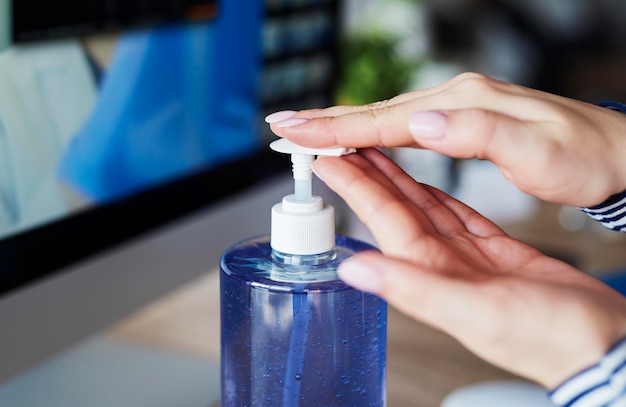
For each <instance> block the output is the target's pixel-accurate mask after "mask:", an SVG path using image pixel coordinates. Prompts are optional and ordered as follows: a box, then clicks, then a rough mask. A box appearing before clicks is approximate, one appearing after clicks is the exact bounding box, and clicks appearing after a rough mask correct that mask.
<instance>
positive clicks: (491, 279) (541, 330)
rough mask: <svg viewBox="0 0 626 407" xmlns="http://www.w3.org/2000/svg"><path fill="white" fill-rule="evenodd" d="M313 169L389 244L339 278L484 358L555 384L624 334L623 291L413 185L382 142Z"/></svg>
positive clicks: (346, 266)
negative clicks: (382, 147)
mask: <svg viewBox="0 0 626 407" xmlns="http://www.w3.org/2000/svg"><path fill="white" fill-rule="evenodd" d="M314 168H315V171H316V173H317V174H318V176H319V177H320V178H321V179H322V180H323V181H324V182H326V183H327V184H328V185H329V186H330V187H331V188H332V189H333V190H334V191H336V192H337V193H338V194H339V195H340V196H341V197H343V198H344V199H345V200H346V202H347V203H348V204H349V205H350V206H351V207H352V209H353V210H354V211H355V213H356V214H357V215H358V216H359V218H360V219H361V220H362V221H363V222H364V223H365V224H366V225H367V226H368V227H369V228H370V230H371V231H372V233H373V234H374V237H375V238H376V240H377V241H378V243H379V245H380V249H381V251H382V254H381V253H377V252H367V253H361V254H358V255H356V256H355V257H354V258H352V259H350V260H348V261H347V262H344V263H343V264H342V266H341V267H340V269H339V275H340V276H341V278H342V279H344V280H345V281H346V282H347V283H348V284H350V285H353V286H354V287H356V288H359V289H362V290H365V291H369V292H372V293H374V294H377V295H379V296H381V297H383V298H385V299H386V300H387V301H388V302H389V303H390V305H392V306H395V307H396V308H397V309H399V310H400V311H402V312H404V313H406V314H408V315H409V316H411V317H413V318H415V319H417V320H419V321H422V322H424V323H426V324H429V325H431V326H433V327H434V328H437V329H440V330H442V331H444V332H447V333H448V334H450V335H451V336H453V337H455V338H456V339H457V340H459V341H460V342H461V343H462V344H464V345H465V346H466V347H467V348H468V349H469V350H470V351H472V352H474V353H475V354H476V355H478V356H479V357H482V358H483V359H485V360H486V361H488V362H491V363H493V364H494V365H497V366H499V367H501V368H504V369H507V370H509V371H511V372H514V373H516V374H518V375H521V376H524V377H527V378H529V379H532V380H535V381H537V382H539V383H541V384H543V385H545V386H546V387H549V388H550V387H555V386H556V385H558V384H559V383H560V382H561V381H563V380H564V379H567V378H568V377H570V376H571V375H573V374H575V373H577V372H578V371H580V370H582V369H583V368H586V367H587V366H590V365H592V364H594V363H596V362H597V361H598V360H599V359H600V358H601V357H602V356H603V355H604V353H605V352H606V351H607V350H608V349H609V348H610V346H611V345H612V344H614V343H615V342H616V341H617V340H618V339H620V338H621V337H623V336H624V335H625V334H626V300H625V299H624V298H623V297H622V296H621V295H620V294H618V293H616V292H615V291H613V290H612V289H610V288H609V287H608V286H606V285H604V284H602V283H600V282H599V281H597V280H595V279H594V278H592V277H590V276H588V275H586V274H584V273H583V272H581V271H578V270H576V269H574V268H572V267H570V266H569V265H567V264H565V263H563V262H560V261H558V260H555V259H552V258H549V257H547V256H544V255H543V254H542V253H540V252H539V251H537V250H535V249H533V248H532V247H530V246H528V245H526V244H524V243H522V242H520V241H517V240H515V239H512V238H511V237H509V236H507V235H506V234H505V233H504V232H503V231H502V230H501V229H500V228H498V227H497V226H496V225H495V224H493V223H491V222H490V221H489V220H487V219H486V218H484V217H482V216H481V215H479V214H478V213H477V212H475V211H473V210H472V209H471V208H469V207H467V206H465V205H464V204H462V203H461V202H459V201H457V200H455V199H453V198H451V197H450V196H448V195H446V194H445V193H443V192H441V191H439V190H437V189H435V188H432V187H429V186H426V185H422V184H418V183H416V182H415V181H414V180H413V179H412V178H411V177H410V176H409V175H407V174H406V173H404V171H403V170H402V169H400V168H399V167H398V166H397V165H396V164H395V163H394V162H393V161H392V160H390V159H389V158H387V157H386V156H384V155H383V154H382V153H381V152H379V151H378V150H375V149H365V150H362V151H360V152H359V153H357V154H351V155H348V156H344V157H321V158H319V159H318V160H316V162H315V164H314Z"/></svg>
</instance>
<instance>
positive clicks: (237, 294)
mask: <svg viewBox="0 0 626 407" xmlns="http://www.w3.org/2000/svg"><path fill="white" fill-rule="evenodd" d="M369 249H373V247H371V246H370V245H368V244H366V243H363V242H361V241H359V240H355V239H352V238H348V237H343V236H337V238H336V246H335V248H333V249H332V250H330V251H328V252H325V253H322V254H315V255H290V254H284V253H279V252H277V251H275V250H273V249H272V247H271V246H270V238H269V236H266V237H259V238H253V239H250V240H246V241H243V242H241V243H238V244H236V245H234V246H233V247H231V248H230V249H228V250H227V251H226V252H225V253H224V255H223V257H222V260H221V264H220V266H221V276H220V279H221V329H222V331H221V345H222V361H221V363H222V389H221V391H222V406H228V407H230V406H237V407H239V406H248V407H250V406H267V407H280V406H284V407H294V406H324V407H328V406H358V407H369V406H371V407H374V406H384V405H385V403H386V391H385V389H386V387H385V372H386V326H387V325H386V321H387V305H386V303H385V302H384V301H383V300H382V299H380V298H378V297H376V296H374V295H370V294H367V293H363V292H361V291H358V290H355V289H353V288H351V287H349V286H346V285H345V284H344V283H343V282H342V281H341V280H339V279H338V278H337V274H336V270H337V266H338V265H339V264H340V263H341V262H342V261H343V260H345V259H347V258H349V257H350V256H352V255H353V254H354V253H356V252H358V251H362V250H369Z"/></svg>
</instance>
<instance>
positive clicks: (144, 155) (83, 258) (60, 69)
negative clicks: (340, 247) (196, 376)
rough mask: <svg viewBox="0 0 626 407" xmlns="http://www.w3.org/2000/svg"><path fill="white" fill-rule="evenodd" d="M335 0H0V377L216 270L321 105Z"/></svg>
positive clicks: (257, 228)
mask: <svg viewBox="0 0 626 407" xmlns="http://www.w3.org/2000/svg"><path fill="white" fill-rule="evenodd" d="M336 3H337V2H335V1H332V0H327V1H326V0H309V1H302V0H300V1H287V0H282V1H271V0H267V1H262V0H240V1H237V2H233V1H226V0H224V1H215V0H177V1H143V0H135V1H126V0H115V1H114V0H107V1H97V0H92V1H70V0H68V1H60V2H48V1H44V0H13V1H10V0H1V1H0V30H2V31H0V327H1V328H0V329H1V332H2V334H0V360H1V363H0V382H5V383H6V382H7V381H10V380H11V379H14V378H16V377H18V376H19V375H20V374H23V373H24V372H27V371H28V370H29V369H32V368H33V367H35V366H38V365H39V364H41V363H42V362H45V361H46V360H48V359H49V358H51V357H53V356H54V355H56V354H58V352H60V351H63V350H66V349H68V348H69V347H71V346H72V345H74V344H76V343H77V342H79V341H81V340H82V339H84V338H86V337H88V336H90V335H93V334H94V333H97V332H101V331H102V330H103V329H105V328H106V327H108V326H109V325H110V324H112V323H113V322H115V321H117V320H119V319H120V318H122V317H124V316H126V315H128V314H129V313H131V312H132V311H134V310H136V309H138V308H139V307H141V306H143V305H145V304H147V303H149V302H150V301H152V300H154V299H156V298H158V297H159V296H162V295H164V294H165V293H167V292H169V291H172V290H173V289H175V288H177V287H179V286H180V285H182V284H184V283H186V282H189V281H191V280H192V279H194V278H197V277H199V276H201V275H202V274H203V273H206V272H209V271H211V270H213V269H215V268H216V266H217V264H218V259H219V255H220V254H221V252H222V251H223V250H224V249H225V248H227V247H228V246H229V245H231V244H232V243H234V242H236V241H238V240H241V239H243V238H246V237H248V236H251V235H256V234H263V233H267V232H268V230H269V216H268V214H269V212H270V208H271V206H272V205H273V204H274V203H275V202H277V201H278V200H279V199H280V197H282V196H283V195H284V194H285V193H287V192H288V191H289V190H290V189H291V182H290V173H289V162H288V160H285V158H284V157H281V156H278V155H276V154H274V153H272V152H270V151H269V150H268V149H267V144H268V143H269V141H270V140H272V139H273V136H272V135H271V134H270V133H269V132H268V130H267V128H266V126H264V125H263V123H262V119H263V117H264V115H265V114H267V113H269V112H271V111H276V110H280V109H283V108H291V109H293V108H305V107H312V106H324V105H328V104H330V103H331V101H332V78H333V73H334V70H335V66H334V42H335V36H336V31H337V9H338V7H337V4H336Z"/></svg>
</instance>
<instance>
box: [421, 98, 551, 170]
mask: <svg viewBox="0 0 626 407" xmlns="http://www.w3.org/2000/svg"><path fill="white" fill-rule="evenodd" d="M529 123H530V122H526V121H521V120H518V119H515V118H513V117H511V116H507V115H504V114H501V113H498V112H494V111H491V110H484V109H460V110H449V111H426V112H416V113H413V114H412V115H411V117H410V119H409V132H410V133H411V135H412V136H413V138H414V139H415V141H416V142H417V143H418V144H419V145H420V146H421V147H423V148H427V149H429V150H433V151H436V152H438V153H441V154H444V155H447V156H450V157H455V158H480V159H487V160H489V161H492V162H494V163H495V164H496V165H497V166H498V167H500V168H501V169H504V168H508V169H514V168H516V167H517V166H518V162H520V161H522V160H527V159H528V157H532V156H534V155H536V154H537V153H539V152H540V150H539V147H540V146H538V145H537V143H536V141H537V138H536V137H532V135H533V134H531V130H533V129H531V125H532V123H531V124H529ZM534 130H536V128H535V129H534Z"/></svg>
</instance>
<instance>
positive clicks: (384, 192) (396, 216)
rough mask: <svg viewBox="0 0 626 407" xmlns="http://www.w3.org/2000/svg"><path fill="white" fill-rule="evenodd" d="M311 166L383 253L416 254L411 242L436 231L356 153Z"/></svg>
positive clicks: (416, 209) (316, 162) (387, 181)
mask: <svg viewBox="0 0 626 407" xmlns="http://www.w3.org/2000/svg"><path fill="white" fill-rule="evenodd" d="M314 167H315V172H316V174H317V175H318V176H319V177H320V178H321V179H322V181H324V182H325V183H326V184H327V185H328V186H329V187H330V188H331V189H332V190H333V191H335V192H336V193H338V194H339V195H340V196H341V197H342V198H343V199H344V200H345V201H346V203H347V204H348V205H349V206H350V207H351V208H352V210H353V211H354V212H355V214H356V215H357V216H358V217H359V219H361V221H362V222H363V223H364V224H365V225H366V226H367V227H368V228H369V229H370V231H371V232H372V234H373V235H374V237H375V238H376V240H377V241H378V243H379V244H380V247H381V249H382V250H383V251H384V252H386V253H392V254H395V255H397V256H400V257H402V256H405V255H406V254H407V253H411V254H412V255H419V253H413V250H412V248H411V245H412V244H413V242H414V241H415V240H419V239H420V238H423V237H425V236H426V235H433V234H435V233H436V230H435V228H434V226H433V224H432V223H431V221H430V220H429V219H428V217H427V216H426V215H425V214H424V213H422V212H421V211H420V210H419V208H416V207H415V205H414V204H413V202H411V201H410V200H408V198H406V196H404V195H403V194H401V193H399V192H398V190H397V188H395V186H393V184H392V183H391V182H390V181H389V180H388V179H387V178H386V177H384V176H383V175H382V174H381V173H380V172H379V171H378V170H377V169H376V168H375V167H374V166H373V165H372V164H371V163H370V162H369V161H367V160H366V159H365V158H364V157H362V156H360V155H359V154H351V155H349V156H344V157H320V158H318V159H317V160H316V161H315V164H314Z"/></svg>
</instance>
